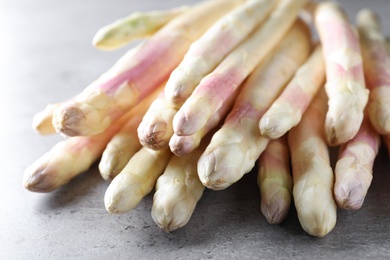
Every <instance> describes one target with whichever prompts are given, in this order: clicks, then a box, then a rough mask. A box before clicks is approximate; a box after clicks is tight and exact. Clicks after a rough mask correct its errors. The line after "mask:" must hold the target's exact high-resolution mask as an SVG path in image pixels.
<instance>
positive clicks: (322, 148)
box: [288, 90, 337, 237]
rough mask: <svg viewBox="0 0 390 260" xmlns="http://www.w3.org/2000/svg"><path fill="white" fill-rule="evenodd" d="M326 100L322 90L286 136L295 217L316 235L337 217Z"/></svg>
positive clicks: (327, 229) (334, 221)
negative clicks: (296, 214) (328, 144)
mask: <svg viewBox="0 0 390 260" xmlns="http://www.w3.org/2000/svg"><path fill="white" fill-rule="evenodd" d="M326 101H327V100H326V95H325V92H324V91H323V90H321V91H320V92H319V93H318V95H317V97H316V98H315V99H314V100H313V102H312V103H311V105H310V106H309V108H308V109H307V111H306V112H305V114H304V115H303V117H302V120H301V122H300V123H299V124H298V125H297V126H296V127H294V128H292V129H291V130H290V132H289V135H288V143H289V147H290V154H291V162H292V170H293V182H294V183H293V198H294V203H295V207H296V210H297V213H298V219H299V222H300V223H301V226H302V228H303V229H304V230H305V231H306V232H307V233H309V234H310V235H313V236H319V237H323V236H325V235H326V234H328V233H329V232H330V231H331V230H332V229H333V228H334V226H335V224H336V219H337V206H336V203H335V201H334V198H333V181H334V177H333V171H332V168H331V166H330V159H329V151H328V147H327V144H326V139H325V133H324V121H325V114H326V111H327V105H326Z"/></svg>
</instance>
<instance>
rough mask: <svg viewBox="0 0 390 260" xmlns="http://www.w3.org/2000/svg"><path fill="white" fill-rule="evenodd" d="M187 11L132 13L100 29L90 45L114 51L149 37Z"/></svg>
mask: <svg viewBox="0 0 390 260" xmlns="http://www.w3.org/2000/svg"><path fill="white" fill-rule="evenodd" d="M188 10H189V7H188V6H181V7H177V8H173V9H168V10H155V11H146V12H134V13H132V14H130V15H129V16H127V17H124V18H121V19H118V20H116V21H115V22H113V23H111V24H108V25H106V26H104V27H103V28H101V29H100V30H99V31H98V32H97V33H96V35H95V36H94V38H93V40H92V44H93V45H94V46H95V47H96V48H98V49H102V50H114V49H117V48H120V47H122V46H124V45H126V44H128V43H130V42H132V41H134V40H137V39H141V38H146V37H150V36H151V35H153V34H154V33H155V32H157V31H158V30H159V29H160V28H161V27H163V26H164V25H165V24H167V23H168V22H169V21H171V20H172V19H173V18H175V17H177V16H178V15H181V14H183V13H185V12H187V11H188Z"/></svg>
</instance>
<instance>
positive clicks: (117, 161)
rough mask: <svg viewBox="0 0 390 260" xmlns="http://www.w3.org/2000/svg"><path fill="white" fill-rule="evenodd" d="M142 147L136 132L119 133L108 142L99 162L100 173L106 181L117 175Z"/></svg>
mask: <svg viewBox="0 0 390 260" xmlns="http://www.w3.org/2000/svg"><path fill="white" fill-rule="evenodd" d="M140 148H141V144H140V143H139V141H138V138H137V136H136V134H134V135H132V134H127V133H118V134H117V135H115V136H114V137H113V138H112V139H111V141H110V142H109V143H108V144H107V147H106V149H105V150H104V152H103V154H102V158H101V159H100V162H99V171H100V175H101V176H102V177H103V179H104V180H106V181H111V180H113V179H114V178H115V176H117V175H118V174H119V173H120V172H121V171H122V170H123V168H124V167H125V166H126V164H127V163H128V162H129V160H130V158H131V157H132V156H133V155H134V154H135V153H136V152H137V151H138V150H139V149H140Z"/></svg>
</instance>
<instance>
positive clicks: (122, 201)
mask: <svg viewBox="0 0 390 260" xmlns="http://www.w3.org/2000/svg"><path fill="white" fill-rule="evenodd" d="M171 155H172V154H171V152H170V151H169V149H165V150H160V151H154V150H151V149H148V148H146V147H143V148H142V149H141V150H139V151H138V152H137V153H136V154H135V155H134V156H133V157H132V158H131V159H130V161H129V162H128V163H127V165H126V166H125V168H124V169H123V170H122V171H121V172H120V173H119V174H118V175H117V176H116V177H115V178H114V180H113V181H112V182H111V183H110V185H109V186H108V188H107V190H106V193H105V196H104V204H105V207H106V209H107V211H108V212H109V213H111V214H124V213H126V212H128V211H130V210H132V209H133V208H134V207H136V206H137V205H138V204H139V202H140V201H141V200H142V198H143V197H145V196H146V195H147V194H148V193H149V192H151V191H152V189H153V187H154V184H155V183H156V181H157V178H158V177H159V176H160V175H161V174H162V173H163V171H164V169H165V167H166V165H167V164H168V161H169V159H170V157H171Z"/></svg>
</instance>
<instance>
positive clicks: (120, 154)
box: [99, 85, 163, 181]
mask: <svg viewBox="0 0 390 260" xmlns="http://www.w3.org/2000/svg"><path fill="white" fill-rule="evenodd" d="M162 89H163V85H162V86H160V87H159V88H158V89H157V90H155V91H154V92H153V93H152V94H151V95H149V96H148V97H147V98H145V99H144V100H142V101H141V102H140V103H139V104H138V105H137V106H135V107H134V108H133V109H132V110H131V114H130V115H129V120H128V121H127V122H126V124H125V125H124V126H123V127H122V128H121V129H120V130H119V131H118V132H117V133H116V134H115V135H113V136H112V138H111V140H110V141H109V142H108V144H107V146H106V148H105V149H104V151H103V154H102V157H101V159H100V162H99V171H100V175H101V176H102V177H103V179H104V180H106V181H110V180H112V179H114V177H115V176H117V175H118V174H119V172H121V171H122V169H123V168H124V167H125V166H126V164H127V163H128V161H129V160H130V158H131V157H132V156H133V155H134V154H135V153H136V152H138V150H139V149H140V148H141V144H140V142H139V140H138V136H137V127H138V125H139V123H140V122H141V119H142V116H143V115H144V114H145V112H146V110H147V109H148V107H149V106H150V104H151V103H152V101H153V100H154V99H156V97H157V95H158V93H159V92H161V90H162Z"/></svg>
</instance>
